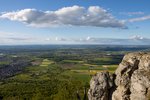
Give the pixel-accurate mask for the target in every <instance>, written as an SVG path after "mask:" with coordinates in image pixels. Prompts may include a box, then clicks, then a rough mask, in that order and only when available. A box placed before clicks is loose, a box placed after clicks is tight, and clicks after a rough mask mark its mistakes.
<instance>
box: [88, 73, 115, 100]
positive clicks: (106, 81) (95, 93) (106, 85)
mask: <svg viewBox="0 0 150 100" xmlns="http://www.w3.org/2000/svg"><path fill="white" fill-rule="evenodd" d="M112 87H113V77H111V76H110V75H109V73H108V72H100V73H98V74H96V75H95V76H93V78H92V79H91V81H90V89H89V91H88V98H89V100H108V99H109V91H110V89H111V88H112Z"/></svg>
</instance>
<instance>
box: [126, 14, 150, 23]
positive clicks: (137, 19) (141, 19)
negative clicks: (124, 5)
mask: <svg viewBox="0 0 150 100" xmlns="http://www.w3.org/2000/svg"><path fill="white" fill-rule="evenodd" d="M145 20H150V15H147V16H143V17H138V18H132V19H129V20H127V21H128V22H140V21H145Z"/></svg>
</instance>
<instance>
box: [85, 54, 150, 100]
mask: <svg viewBox="0 0 150 100" xmlns="http://www.w3.org/2000/svg"><path fill="white" fill-rule="evenodd" d="M88 97H89V100H150V53H141V52H140V53H129V54H127V55H125V56H124V58H123V60H122V62H121V63H120V64H119V67H118V68H117V70H116V71H115V73H114V74H112V75H110V74H109V73H108V72H100V73H97V74H96V75H95V76H94V77H93V78H92V79H91V81H90V89H89V92H88Z"/></svg>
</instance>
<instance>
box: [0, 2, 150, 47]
mask: <svg viewBox="0 0 150 100" xmlns="http://www.w3.org/2000/svg"><path fill="white" fill-rule="evenodd" d="M149 28H150V1H149V0H1V1H0V45H24V44H119V45H122V44H125V45H126V44H127V45H137V44H138V45H150V31H149Z"/></svg>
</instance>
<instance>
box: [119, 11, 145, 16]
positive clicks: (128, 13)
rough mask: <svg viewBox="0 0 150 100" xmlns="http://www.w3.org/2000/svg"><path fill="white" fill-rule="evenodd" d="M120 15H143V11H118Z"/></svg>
mask: <svg viewBox="0 0 150 100" xmlns="http://www.w3.org/2000/svg"><path fill="white" fill-rule="evenodd" d="M120 14H121V15H127V16H133V15H144V14H145V13H144V12H141V11H137V12H120Z"/></svg>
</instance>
